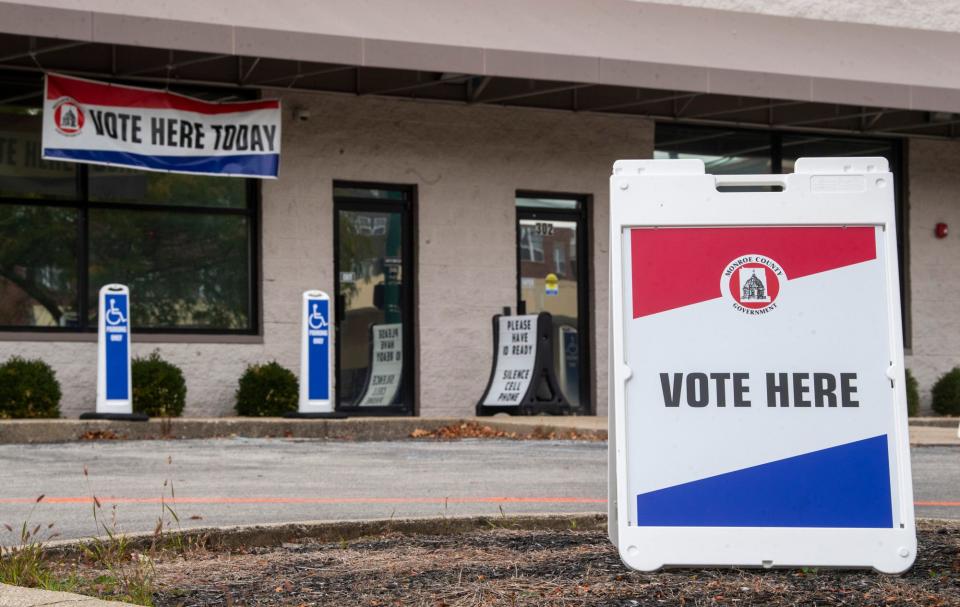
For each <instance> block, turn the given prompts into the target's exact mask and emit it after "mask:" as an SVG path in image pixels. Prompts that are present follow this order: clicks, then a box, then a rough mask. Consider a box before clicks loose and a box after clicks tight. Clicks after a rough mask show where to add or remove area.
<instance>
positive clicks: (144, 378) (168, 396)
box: [130, 350, 187, 417]
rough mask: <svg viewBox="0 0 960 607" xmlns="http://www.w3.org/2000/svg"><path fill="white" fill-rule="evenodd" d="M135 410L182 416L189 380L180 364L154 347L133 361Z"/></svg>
mask: <svg viewBox="0 0 960 607" xmlns="http://www.w3.org/2000/svg"><path fill="white" fill-rule="evenodd" d="M130 373H131V380H132V383H133V410H134V411H136V412H137V413H146V414H147V415H149V416H151V417H179V416H180V415H181V414H183V406H184V404H185V403H186V401H187V382H185V381H184V380H183V372H182V371H180V367H178V366H176V365H175V364H173V363H169V362H167V361H165V360H163V359H162V358H160V353H159V352H157V351H156V350H154V351H153V352H152V353H151V354H150V356H148V357H146V358H134V359H133V361H132V362H131V363H130Z"/></svg>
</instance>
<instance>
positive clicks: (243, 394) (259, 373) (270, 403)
mask: <svg viewBox="0 0 960 607" xmlns="http://www.w3.org/2000/svg"><path fill="white" fill-rule="evenodd" d="M299 391H300V386H299V383H298V382H297V376H296V375H294V374H293V373H291V372H290V370H288V369H285V368H283V367H281V366H280V365H279V364H278V363H277V362H276V361H274V362H271V363H267V364H263V365H250V366H249V367H247V370H246V371H244V372H243V375H241V376H240V383H239V385H238V386H237V413H238V414H240V415H250V416H255V417H270V416H274V417H275V416H280V415H283V414H284V413H287V412H288V411H296V410H297V401H298V399H299Z"/></svg>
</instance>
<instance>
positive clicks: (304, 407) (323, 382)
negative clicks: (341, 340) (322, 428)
mask: <svg viewBox="0 0 960 607" xmlns="http://www.w3.org/2000/svg"><path fill="white" fill-rule="evenodd" d="M301 319H302V320H301V324H302V329H301V331H300V401H299V405H298V408H297V412H296V413H290V414H287V415H286V417H306V418H342V417H346V415H344V414H343V413H337V412H336V411H335V410H334V402H335V401H334V393H333V348H332V347H331V346H332V341H331V340H332V338H333V316H332V314H331V310H330V297H329V296H328V295H327V294H326V293H324V292H323V291H304V293H303V304H302V311H301Z"/></svg>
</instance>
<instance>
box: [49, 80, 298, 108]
mask: <svg viewBox="0 0 960 607" xmlns="http://www.w3.org/2000/svg"><path fill="white" fill-rule="evenodd" d="M61 97H71V98H72V99H73V100H74V101H76V102H78V103H80V104H82V105H100V106H106V107H125V108H140V109H154V110H179V111H182V112H194V113H197V114H233V113H236V112H251V111H254V110H275V109H279V107H280V101H279V100H277V99H264V100H261V101H236V102H225V103H212V102H209V101H201V100H200V99H194V98H192V97H185V96H183V95H178V94H176V93H169V92H165V91H157V90H152V89H142V88H138V87H132V86H123V85H119V84H106V83H101V82H93V81H92V80H83V79H80V78H71V77H69V76H60V75H58V74H47V99H54V100H55V99H60V98H61Z"/></svg>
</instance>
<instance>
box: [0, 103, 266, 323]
mask: <svg viewBox="0 0 960 607" xmlns="http://www.w3.org/2000/svg"><path fill="white" fill-rule="evenodd" d="M37 90H38V95H37V97H36V98H33V99H30V100H28V101H31V102H33V103H36V101H37V100H39V87H38V88H37ZM40 131H41V119H40V110H39V109H37V108H35V107H30V106H27V105H24V106H0V329H2V330H35V331H94V330H96V327H97V297H98V293H99V289H100V287H102V286H103V285H104V284H108V283H111V282H117V283H123V284H126V285H127V286H129V287H130V293H131V297H132V299H133V314H132V315H131V316H132V318H131V320H132V323H133V326H134V327H135V328H136V329H138V330H142V331H145V332H197V333H218V334H221V333H227V334H229V333H238V334H249V333H255V332H256V331H257V313H256V305H257V297H256V284H257V283H256V274H255V270H256V268H255V264H254V259H255V251H256V248H255V243H256V236H255V235H256V234H257V226H256V220H257V214H256V189H255V185H254V184H253V183H251V181H250V180H243V179H236V178H224V177H204V176H194V175H179V174H169V173H152V172H144V171H137V170H131V169H123V168H114V167H101V166H92V165H80V164H71V163H60V162H47V161H43V160H41V159H40Z"/></svg>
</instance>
